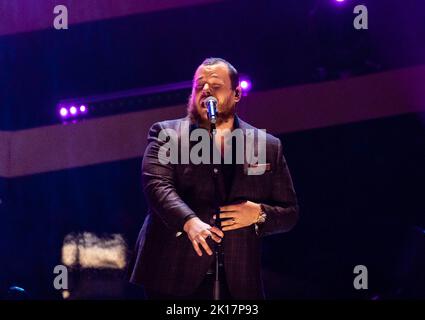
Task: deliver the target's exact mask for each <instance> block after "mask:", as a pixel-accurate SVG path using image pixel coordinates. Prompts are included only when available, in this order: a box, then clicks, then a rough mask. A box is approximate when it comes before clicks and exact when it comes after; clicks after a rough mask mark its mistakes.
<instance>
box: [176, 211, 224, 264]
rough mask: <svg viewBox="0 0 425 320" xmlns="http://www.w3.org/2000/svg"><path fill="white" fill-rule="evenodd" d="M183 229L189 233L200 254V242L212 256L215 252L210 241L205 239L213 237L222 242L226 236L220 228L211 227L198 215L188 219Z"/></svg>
mask: <svg viewBox="0 0 425 320" xmlns="http://www.w3.org/2000/svg"><path fill="white" fill-rule="evenodd" d="M183 230H184V231H185V232H186V233H187V236H188V237H189V239H190V241H191V242H192V245H193V248H194V249H195V251H196V253H197V254H198V256H202V251H201V249H200V248H199V244H200V245H201V246H202V247H203V248H204V250H205V251H206V253H207V254H209V255H210V256H211V255H212V254H213V253H212V251H211V249H210V247H209V246H208V243H207V242H206V241H205V239H206V238H208V237H211V238H212V239H213V240H214V241H215V242H217V243H220V242H221V238H223V237H224V233H223V232H222V231H221V230H220V229H218V228H216V227H211V226H210V225H209V224H207V223H205V222H203V221H202V220H201V219H199V218H197V217H194V218H191V219H189V220H188V221H186V223H185V224H184V226H183Z"/></svg>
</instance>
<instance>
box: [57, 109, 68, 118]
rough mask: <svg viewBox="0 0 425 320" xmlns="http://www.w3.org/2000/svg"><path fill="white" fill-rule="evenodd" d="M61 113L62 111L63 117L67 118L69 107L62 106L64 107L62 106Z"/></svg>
mask: <svg viewBox="0 0 425 320" xmlns="http://www.w3.org/2000/svg"><path fill="white" fill-rule="evenodd" d="M59 113H60V115H61V117H62V118H65V117H66V116H67V115H68V109H66V108H64V107H62V108H60V111H59Z"/></svg>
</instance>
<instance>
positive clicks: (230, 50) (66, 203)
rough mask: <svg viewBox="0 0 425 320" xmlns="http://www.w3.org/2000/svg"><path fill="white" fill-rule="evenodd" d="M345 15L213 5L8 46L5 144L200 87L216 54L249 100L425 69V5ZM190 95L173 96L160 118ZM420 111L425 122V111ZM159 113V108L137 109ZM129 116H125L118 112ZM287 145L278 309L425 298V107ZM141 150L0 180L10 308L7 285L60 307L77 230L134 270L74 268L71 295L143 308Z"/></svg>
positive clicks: (44, 34)
mask: <svg viewBox="0 0 425 320" xmlns="http://www.w3.org/2000/svg"><path fill="white" fill-rule="evenodd" d="M17 2H19V1H17ZM25 2H26V5H28V6H37V5H36V1H33V2H31V1H25ZM91 2H92V3H95V2H96V1H91ZM124 2H125V1H124ZM356 4H366V5H367V7H368V9H369V20H370V21H369V30H363V31H357V30H354V29H353V27H352V21H353V17H354V15H353V12H352V9H353V7H354V6H355V5H356ZM344 6H345V7H344ZM344 6H341V5H336V4H335V3H334V1H313V0H311V1H308V0H306V1H295V0H285V1H218V2H214V3H206V4H202V5H193V6H190V5H188V6H184V7H179V8H173V9H167V10H160V11H155V12H146V13H137V12H134V13H133V14H130V15H126V16H123V17H115V18H108V19H103V20H93V21H85V22H81V23H75V24H72V21H70V28H69V30H66V31H58V30H54V29H53V27H50V28H41V29H34V30H30V31H26V32H19V33H14V32H9V34H3V35H1V36H0V130H1V131H0V132H3V133H4V134H5V136H6V135H7V134H13V133H15V132H20V131H21V130H26V129H36V128H40V127H43V126H47V125H56V124H58V123H60V120H59V119H58V117H57V113H56V111H55V108H56V104H57V103H58V101H59V100H61V99H68V98H72V97H84V96H89V95H93V94H102V93H109V92H116V91H120V90H127V89H130V88H136V87H149V86H156V85H162V84H168V83H175V82H180V81H186V80H190V79H191V78H192V74H193V72H194V70H195V68H196V66H197V65H198V64H199V63H200V62H201V61H202V60H203V58H205V57H209V56H221V57H223V58H226V59H227V60H229V61H230V62H232V63H234V65H235V66H236V67H237V68H238V69H239V71H241V72H242V73H244V74H247V75H249V77H250V78H251V80H252V81H253V85H254V86H253V91H254V92H256V91H258V92H261V91H265V92H267V90H271V89H275V88H285V87H292V86H297V85H304V84H309V83H326V82H327V81H333V80H340V79H346V78H351V77H357V76H363V75H368V74H372V73H379V72H383V71H391V70H396V69H399V68H404V67H413V66H419V65H421V64H425V41H424V39H425V6H424V4H423V3H422V2H421V1H413V0H408V1H396V0H387V1H362V2H359V1H354V0H353V1H348V0H347V1H346V2H345V3H344ZM0 8H1V6H0ZM5 8H6V7H4V8H3V9H5ZM10 8H12V7H11V6H9V7H8V9H10ZM29 10H30V9H29ZM69 10H70V11H71V10H72V7H70V8H69ZM99 10H102V9H101V8H99ZM3 14H4V11H3ZM46 15H47V16H49V17H50V16H51V12H48V13H46ZM0 24H1V22H0ZM417 86H418V88H420V87H423V86H424V84H423V83H420V84H417ZM359 95H361V93H359ZM185 99H186V98H184V99H183V100H182V98H181V96H175V100H173V99H172V98H171V100H167V101H164V102H163V104H162V106H167V105H173V104H174V105H175V104H181V103H184V101H185ZM247 99H249V96H248V97H247ZM320 103H321V102H320V101H317V105H318V107H319V106H320ZM421 106H422V110H425V107H424V106H425V100H423V101H422V104H421ZM148 108H161V106H158V104H156V105H155V106H153V107H152V105H150V106H149V105H147V106H143V105H140V106H136V109H137V111H143V110H145V109H148ZM258 108H259V110H260V111H259V112H267V110H265V109H261V108H262V106H261V105H259V106H258ZM340 108H344V105H341V106H340ZM136 109H134V108H133V109H132V110H131V111H135V110H136ZM123 110H124V109H123ZM127 111H130V110H124V111H120V110H117V109H114V110H112V111H110V112H109V113H108V116H114V115H117V114H120V113H125V112H127ZM184 112H185V110H184V108H182V116H183V115H184ZM300 112H301V110H300ZM284 114H285V102H284V101H282V116H283V117H284ZM168 118H169V115H168V114H167V113H166V111H165V110H164V119H168ZM275 119H276V120H275V121H279V117H278V116H276V117H275ZM88 121H90V120H88ZM116 135H117V138H118V139H119V135H120V133H119V132H117V133H116ZM278 136H279V138H281V139H282V141H283V145H284V153H285V156H286V158H287V161H288V164H289V168H290V170H291V173H292V176H293V180H294V184H295V189H296V191H297V194H298V197H299V201H300V209H301V211H300V214H301V218H300V221H299V224H298V225H297V226H296V228H295V229H294V230H292V231H291V232H289V233H287V234H280V235H275V236H270V237H267V238H264V245H263V262H264V264H263V266H264V281H265V286H266V292H267V293H268V297H269V298H271V299H282V298H302V299H305V298H319V299H326V298H360V299H378V298H381V299H385V298H425V291H424V289H423V288H424V285H425V274H424V270H425V231H424V229H425V204H424V201H423V198H424V197H423V195H424V191H425V186H424V181H425V166H424V164H425V111H424V112H420V111H418V112H410V113H403V114H398V115H393V116H386V117H380V118H379V117H378V118H375V119H368V120H364V121H353V122H349V123H341V124H337V125H332V126H324V127H321V128H311V129H303V130H299V131H296V130H295V131H291V132H285V130H284V128H283V129H282V131H281V132H280V133H278ZM5 141H6V140H5ZM123 143H125V141H123ZM4 145H5V144H4ZM4 145H3V146H4ZM3 150H5V149H3ZM0 152H1V151H0ZM142 154H143V150H140V155H139V156H138V157H129V158H126V159H120V160H116V161H108V162H103V163H98V164H92V165H86V166H78V167H70V168H67V169H61V170H53V171H50V172H42V173H36V174H30V175H24V176H12V177H9V176H4V177H0V199H1V203H0V219H1V221H0V262H1V263H0V297H2V298H8V297H9V294H10V292H9V293H8V288H9V287H10V286H13V285H16V286H20V287H23V288H25V289H26V290H27V292H28V294H29V296H30V297H31V298H32V299H62V293H61V292H60V291H58V290H55V289H54V287H53V279H54V277H55V274H53V268H54V266H56V265H58V264H61V263H62V261H61V250H62V246H63V242H64V238H65V237H66V236H67V235H69V234H78V233H82V232H91V233H93V234H96V235H98V236H105V237H108V236H110V235H111V234H120V235H121V236H122V237H123V239H124V240H125V243H126V257H127V266H126V267H125V268H123V269H94V268H92V269H90V268H89V269H84V270H80V269H75V270H73V272H72V282H71V285H72V288H70V291H71V297H74V298H120V299H121V298H140V297H141V292H140V290H139V289H137V288H135V287H132V286H130V285H129V284H128V283H127V276H128V268H129V266H131V259H132V257H133V253H134V252H133V247H134V244H135V240H136V238H137V234H138V232H139V229H140V227H141V225H142V223H143V219H144V216H145V212H146V203H145V200H144V198H143V193H142V190H141V186H140V165H141V156H142ZM61 156H62V155H61V154H58V155H57V157H61ZM7 157H8V155H5V154H4V155H3V157H2V158H1V159H7ZM26 161H27V162H29V163H31V161H32V159H26ZM12 165H13V164H12ZM360 264H362V265H365V266H367V267H368V270H369V289H368V290H360V291H357V290H355V289H354V288H353V279H354V275H353V268H354V266H355V265H360Z"/></svg>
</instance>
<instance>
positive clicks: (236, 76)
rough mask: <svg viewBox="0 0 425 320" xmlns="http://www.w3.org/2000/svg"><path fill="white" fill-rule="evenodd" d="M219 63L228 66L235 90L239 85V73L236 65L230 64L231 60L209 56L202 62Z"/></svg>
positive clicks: (205, 64) (210, 64)
mask: <svg viewBox="0 0 425 320" xmlns="http://www.w3.org/2000/svg"><path fill="white" fill-rule="evenodd" d="M218 63H224V64H225V65H226V66H227V69H228V71H229V77H230V83H231V86H232V90H235V89H236V88H237V86H238V85H239V74H238V71H237V70H236V68H235V67H234V66H232V65H231V64H230V62H228V61H226V60H224V59H222V58H207V59H205V60H204V62H202V64H201V65H202V66H212V65H215V64H218Z"/></svg>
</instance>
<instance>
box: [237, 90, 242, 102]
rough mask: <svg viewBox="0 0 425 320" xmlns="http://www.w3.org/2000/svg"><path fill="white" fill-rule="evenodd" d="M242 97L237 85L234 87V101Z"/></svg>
mask: <svg viewBox="0 0 425 320" xmlns="http://www.w3.org/2000/svg"><path fill="white" fill-rule="evenodd" d="M241 98H242V88H241V86H237V87H236V89H235V102H239V101H240V100H241Z"/></svg>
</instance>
